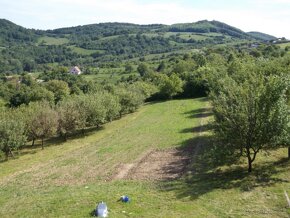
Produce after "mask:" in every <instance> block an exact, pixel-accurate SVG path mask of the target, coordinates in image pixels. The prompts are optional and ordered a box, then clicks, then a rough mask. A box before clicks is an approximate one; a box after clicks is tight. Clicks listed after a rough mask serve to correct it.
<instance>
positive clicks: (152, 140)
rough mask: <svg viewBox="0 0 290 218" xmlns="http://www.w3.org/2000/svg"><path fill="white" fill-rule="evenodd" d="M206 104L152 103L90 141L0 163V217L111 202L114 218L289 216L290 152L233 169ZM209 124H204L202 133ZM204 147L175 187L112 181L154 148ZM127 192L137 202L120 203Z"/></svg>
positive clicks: (80, 211)
mask: <svg viewBox="0 0 290 218" xmlns="http://www.w3.org/2000/svg"><path fill="white" fill-rule="evenodd" d="M210 119H211V112H210V110H209V109H208V103H207V101H206V99H203V98H200V99H195V100H174V101H167V102H158V103H152V104H147V105H145V106H144V107H142V108H140V109H139V111H138V112H136V113H133V114H129V115H127V116H125V117H124V118H122V119H120V120H117V121H114V122H112V123H109V124H107V125H105V126H104V127H103V128H102V129H100V130H98V131H93V132H90V133H87V136H86V137H80V138H77V137H76V138H74V139H70V140H69V141H68V142H65V143H63V142H54V143H52V142H48V144H49V146H47V147H46V148H45V149H44V150H41V149H40V148H34V149H26V150H24V151H22V154H21V155H20V156H19V157H18V158H17V159H14V160H10V161H8V162H2V163H0V169H1V170H0V217H91V213H92V212H93V210H94V208H95V206H96V203H97V202H99V201H102V200H103V201H105V202H106V203H107V204H108V207H109V217H289V215H290V210H289V209H287V208H286V200H285V198H284V195H283V190H287V191H288V193H289V194H290V184H289V180H290V174H289V170H290V165H289V162H286V161H285V159H284V158H285V157H286V150H285V149H279V150H277V151H273V152H272V153H271V155H266V154H260V156H258V160H257V162H256V163H255V164H254V172H253V174H252V175H251V176H249V175H248V174H247V173H246V166H245V164H244V162H243V161H242V162H239V163H235V164H234V165H231V166H230V167H228V166H226V165H225V162H226V161H229V160H227V159H225V158H220V159H218V158H217V157H216V154H215V152H214V146H212V143H211V134H210V133H209V131H208V130H209V129H210V126H209V125H207V124H206V122H207V121H208V120H210ZM201 124H203V126H202V127H201ZM197 144H200V145H201V147H200V149H199V152H198V153H197V156H196V158H195V160H194V161H192V163H191V164H190V168H189V171H188V173H187V174H186V175H185V176H184V177H182V178H180V179H177V180H173V181H159V182H157V181H155V182H154V181H134V180H111V179H110V178H112V176H113V175H115V174H116V173H117V170H118V166H119V165H120V164H124V163H132V162H134V161H135V160H136V159H138V158H139V157H140V156H142V155H143V154H144V153H146V152H148V151H149V150H151V149H168V148H173V147H177V148H178V149H185V148H195V147H196V146H197ZM124 194H127V195H129V196H130V197H131V199H132V201H131V202H130V203H128V204H124V203H121V202H117V200H118V199H119V197H120V196H121V195H124Z"/></svg>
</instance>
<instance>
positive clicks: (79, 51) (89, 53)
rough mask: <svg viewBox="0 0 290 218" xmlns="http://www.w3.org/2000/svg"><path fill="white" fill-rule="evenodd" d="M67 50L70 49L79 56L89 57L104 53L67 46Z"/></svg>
mask: <svg viewBox="0 0 290 218" xmlns="http://www.w3.org/2000/svg"><path fill="white" fill-rule="evenodd" d="M69 48H71V49H72V50H73V51H74V52H76V53H78V54H81V55H91V54H93V53H95V52H100V53H103V52H104V51H102V50H89V49H84V48H79V47H76V46H69Z"/></svg>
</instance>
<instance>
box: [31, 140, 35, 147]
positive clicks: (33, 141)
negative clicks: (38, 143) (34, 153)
mask: <svg viewBox="0 0 290 218" xmlns="http://www.w3.org/2000/svg"><path fill="white" fill-rule="evenodd" d="M34 143H35V138H33V139H32V144H31V146H34Z"/></svg>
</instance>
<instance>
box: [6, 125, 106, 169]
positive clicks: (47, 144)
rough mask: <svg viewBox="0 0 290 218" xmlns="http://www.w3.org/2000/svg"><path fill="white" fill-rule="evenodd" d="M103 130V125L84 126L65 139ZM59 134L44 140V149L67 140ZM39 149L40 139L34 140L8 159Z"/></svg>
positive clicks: (74, 138)
mask: <svg viewBox="0 0 290 218" xmlns="http://www.w3.org/2000/svg"><path fill="white" fill-rule="evenodd" d="M101 130H104V127H103V126H101V127H92V128H86V129H84V130H77V131H75V132H73V133H71V134H69V135H68V138H67V141H71V140H76V139H80V138H83V137H85V136H90V135H93V134H95V133H96V132H98V131H101ZM67 141H65V140H64V139H63V137H61V136H55V137H51V138H48V139H46V140H44V150H45V148H47V147H55V146H61V145H63V143H65V142H67ZM40 150H41V140H36V141H35V144H34V145H33V146H32V145H31V144H30V143H29V144H28V143H27V144H26V145H24V146H22V147H21V149H20V150H18V151H16V152H14V153H13V154H14V157H9V159H18V158H19V157H21V156H25V155H29V154H36V153H37V152H39V151H40ZM6 161H7V160H6V159H4V158H1V159H0V163H2V162H6Z"/></svg>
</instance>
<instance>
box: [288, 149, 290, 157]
mask: <svg viewBox="0 0 290 218" xmlns="http://www.w3.org/2000/svg"><path fill="white" fill-rule="evenodd" d="M288 159H290V147H288Z"/></svg>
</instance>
